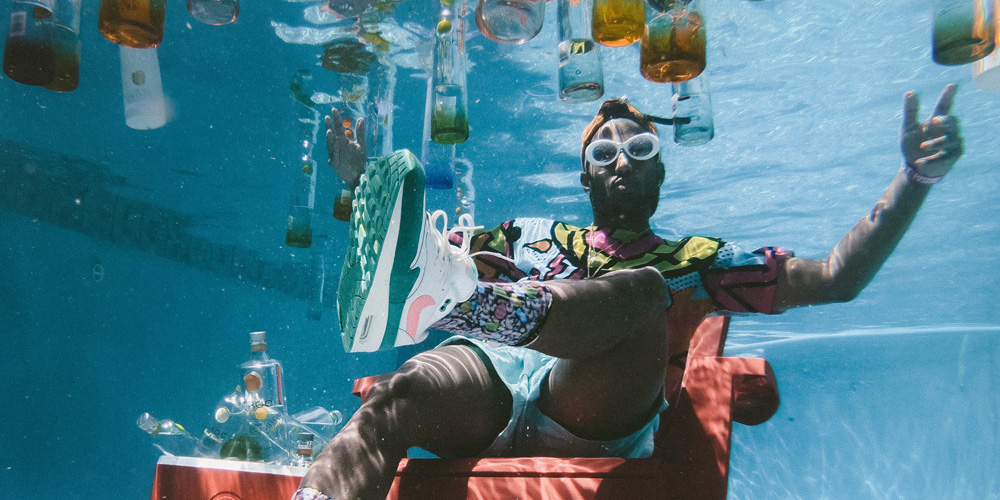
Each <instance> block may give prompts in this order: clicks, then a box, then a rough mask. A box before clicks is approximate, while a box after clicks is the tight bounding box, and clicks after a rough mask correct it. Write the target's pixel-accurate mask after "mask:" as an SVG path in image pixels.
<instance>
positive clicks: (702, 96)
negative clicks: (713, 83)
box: [671, 74, 715, 146]
mask: <svg viewBox="0 0 1000 500" xmlns="http://www.w3.org/2000/svg"><path fill="white" fill-rule="evenodd" d="M673 90H674V93H673V97H672V99H671V100H672V101H673V108H674V142H676V143H677V144H679V145H681V146H698V145H701V144H705V143H706V142H708V141H711V140H712V138H713V137H715V124H714V120H713V119H712V99H711V95H710V93H709V88H708V79H707V78H706V76H705V75H704V74H702V75H701V76H698V77H696V78H692V79H690V80H688V81H686V82H681V83H675V84H673Z"/></svg>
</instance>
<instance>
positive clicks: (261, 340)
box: [250, 332, 267, 344]
mask: <svg viewBox="0 0 1000 500" xmlns="http://www.w3.org/2000/svg"><path fill="white" fill-rule="evenodd" d="M250 343H251V344H266V343H267V332H250Z"/></svg>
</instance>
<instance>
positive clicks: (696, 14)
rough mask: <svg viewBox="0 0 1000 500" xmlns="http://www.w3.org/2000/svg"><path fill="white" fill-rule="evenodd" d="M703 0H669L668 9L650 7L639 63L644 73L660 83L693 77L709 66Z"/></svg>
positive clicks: (680, 80)
mask: <svg viewBox="0 0 1000 500" xmlns="http://www.w3.org/2000/svg"><path fill="white" fill-rule="evenodd" d="M700 4H701V2H700V0H673V1H668V2H666V4H665V5H663V7H665V8H666V10H662V11H661V10H657V9H656V8H653V7H652V6H650V8H649V9H647V13H648V16H649V18H648V19H647V22H646V26H647V27H646V32H645V33H644V34H643V36H642V42H641V47H640V56H639V60H640V62H639V64H640V69H641V71H642V76H643V77H645V78H646V79H647V80H649V81H651V82H656V83H668V82H673V83H678V82H683V81H686V80H690V79H692V78H694V77H696V76H698V75H700V74H701V72H702V71H704V70H705V22H704V19H705V17H704V15H703V12H702V8H701V5H700Z"/></svg>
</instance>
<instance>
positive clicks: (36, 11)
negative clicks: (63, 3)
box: [3, 0, 56, 85]
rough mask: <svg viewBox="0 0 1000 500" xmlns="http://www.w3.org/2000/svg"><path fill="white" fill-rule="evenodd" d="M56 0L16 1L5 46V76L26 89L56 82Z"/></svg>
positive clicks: (12, 5)
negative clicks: (54, 15) (54, 18)
mask: <svg viewBox="0 0 1000 500" xmlns="http://www.w3.org/2000/svg"><path fill="white" fill-rule="evenodd" d="M54 3H55V2H54V0H14V2H13V3H12V4H11V13H10V27H9V28H8V30H7V42H6V45H5V46H4V54H3V72H4V73H6V74H7V76H9V77H10V78H11V79H12V80H14V81H15V82H19V83H23V84H25V85H48V84H49V83H51V82H52V80H53V78H55V64H56V54H55V47H54V45H53V30H54V25H53V19H52V16H53V11H54V9H55V5H54Z"/></svg>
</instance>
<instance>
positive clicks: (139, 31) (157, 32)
mask: <svg viewBox="0 0 1000 500" xmlns="http://www.w3.org/2000/svg"><path fill="white" fill-rule="evenodd" d="M166 4H167V1H166V0H101V9H100V12H99V13H98V18H97V28H98V30H100V32H101V34H102V35H104V38H107V39H108V40H111V41H112V42H114V43H117V44H118V45H122V46H125V47H132V48H133V49H148V48H150V47H156V46H158V45H160V42H162V41H163V19H164V16H165V14H166V6H167V5H166Z"/></svg>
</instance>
